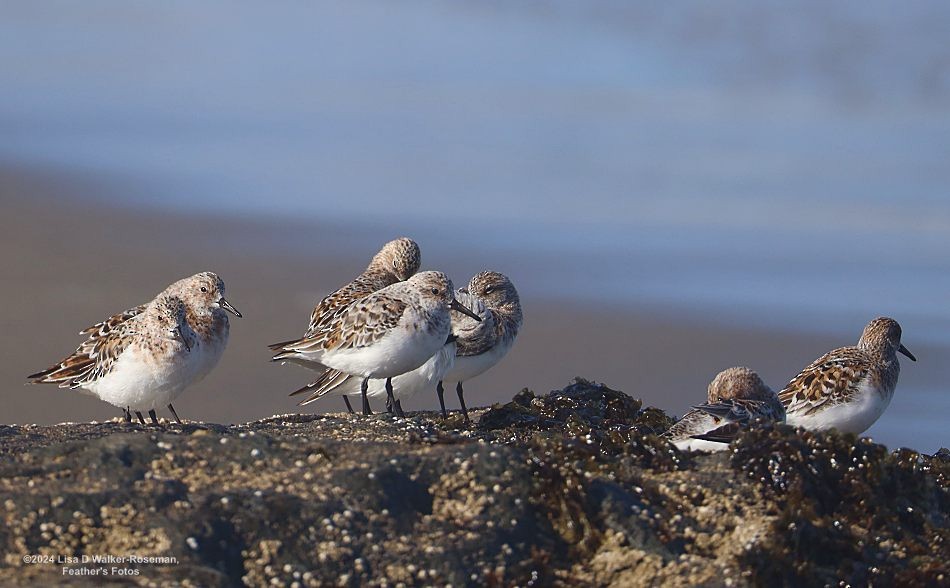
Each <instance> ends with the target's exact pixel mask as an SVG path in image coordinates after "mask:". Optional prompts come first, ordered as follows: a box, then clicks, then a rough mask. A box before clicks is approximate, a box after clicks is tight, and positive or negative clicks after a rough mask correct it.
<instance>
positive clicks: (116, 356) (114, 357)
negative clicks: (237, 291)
mask: <svg viewBox="0 0 950 588" xmlns="http://www.w3.org/2000/svg"><path fill="white" fill-rule="evenodd" d="M175 300H177V301H178V302H177V303H175V304H180V312H181V313H182V315H181V316H182V321H183V322H182V324H181V325H178V328H179V331H178V332H179V333H180V339H181V345H182V346H183V347H184V348H185V352H184V353H182V352H181V349H180V348H178V347H175V346H174V345H173V344H170V343H167V342H165V343H164V344H163V345H159V343H160V338H157V337H158V335H157V334H156V332H155V331H154V330H148V329H152V328H153V326H154V323H155V322H156V321H159V320H160V318H161V317H162V316H163V315H161V314H160V311H161V309H162V308H167V306H168V304H170V302H162V301H175ZM225 311H228V312H231V313H233V314H234V315H235V316H238V317H240V316H241V313H240V312H238V310H237V309H236V308H234V307H233V306H232V305H231V303H229V302H228V301H227V299H225V298H224V281H223V280H221V278H219V277H218V276H217V275H216V274H214V273H212V272H202V273H199V274H195V275H193V276H190V277H188V278H184V279H182V280H179V281H177V282H175V283H174V284H172V285H170V286H168V287H167V288H166V289H165V290H164V291H163V292H161V293H160V294H159V295H158V296H157V297H156V298H155V299H154V300H153V301H152V302H149V303H147V304H142V305H139V306H136V307H134V308H130V309H129V310H126V311H124V312H121V313H119V314H115V315H113V316H111V317H109V318H108V319H106V320H104V321H102V322H99V323H96V324H95V325H93V326H91V327H88V328H86V329H83V330H82V331H81V332H80V335H85V336H86V337H87V339H86V341H85V342H84V343H83V344H82V345H80V346H79V348H78V349H77V350H76V352H75V353H73V354H72V355H70V356H69V357H67V358H66V359H64V360H63V361H62V362H60V363H59V364H57V365H55V366H52V367H50V368H49V369H47V370H43V371H41V372H37V373H35V374H32V375H30V376H28V378H29V379H30V380H31V381H32V383H37V384H38V383H54V384H59V386H60V387H61V388H81V389H84V390H88V391H89V392H91V393H92V394H94V395H96V396H99V397H100V398H102V399H103V400H106V401H107V402H109V403H111V404H113V405H115V406H119V407H120V408H122V409H123V412H124V413H125V416H126V419H127V420H131V411H135V412H136V413H137V415H138V417H139V420H140V421H143V422H144V419H143V418H142V416H141V410H147V411H148V412H149V416H150V417H151V419H152V422H153V423H157V422H158V420H157V417H156V415H155V410H154V409H155V408H157V407H158V406H159V405H161V404H167V406H168V409H169V410H170V411H171V413H172V415H173V416H174V417H175V420H176V421H177V422H178V423H181V419H180V418H179V417H178V413H177V412H176V411H175V407H174V406H172V404H171V403H172V401H173V400H174V399H175V398H177V397H178V396H179V395H180V394H181V393H182V392H183V391H184V390H185V388H187V387H188V386H190V385H191V384H194V383H196V382H198V381H200V380H201V379H202V378H204V377H205V376H206V375H207V374H208V373H209V372H211V370H212V369H213V368H214V366H215V365H216V364H217V363H218V360H220V359H221V355H222V354H223V353H224V349H225V347H226V346H227V342H228V332H229V328H230V327H229V323H228V317H227V314H226V313H225ZM176 312H178V311H177V310H176ZM156 313H159V314H158V315H156ZM146 327H148V329H146ZM146 330H148V333H150V335H148V337H146V336H145V335H143V334H142V333H143V331H146ZM143 346H145V347H149V346H152V347H154V348H155V349H157V350H158V351H156V353H159V352H161V353H164V354H165V355H166V356H167V357H166V359H163V360H155V361H156V362H157V363H156V364H155V365H151V364H150V363H149V358H150V356H148V355H146V354H143V352H142V351H141V349H142V347H143ZM143 362H144V363H143ZM166 364H167V365H166ZM153 372H154V373H153ZM136 386H138V387H140V389H139V390H138V391H136V390H134V389H133V388H135V387H136ZM126 397H128V398H129V399H130V400H131V401H130V402H127V403H126V404H125V405H121V404H122V402H121V399H122V398H126ZM110 398H111V399H110ZM114 400H116V401H119V404H116V402H115V401H114ZM120 405H121V406H120Z"/></svg>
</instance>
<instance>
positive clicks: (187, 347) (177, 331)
mask: <svg viewBox="0 0 950 588" xmlns="http://www.w3.org/2000/svg"><path fill="white" fill-rule="evenodd" d="M172 333H174V334H175V337H177V338H178V340H179V341H181V342H182V343H184V344H185V350H186V351H188V352H189V353H190V352H191V345H189V344H188V340H187V339H185V336H184V335H182V334H181V327H175V330H173V331H172Z"/></svg>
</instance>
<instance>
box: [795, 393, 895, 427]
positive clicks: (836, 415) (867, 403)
mask: <svg viewBox="0 0 950 588" xmlns="http://www.w3.org/2000/svg"><path fill="white" fill-rule="evenodd" d="M890 400H891V395H887V396H882V395H881V394H880V393H879V392H878V390H877V389H876V388H875V387H874V386H872V385H871V384H870V383H869V382H868V380H865V381H864V382H862V383H861V384H860V385H859V386H858V393H857V394H855V396H854V397H853V398H852V399H851V401H850V402H847V403H844V404H835V405H833V406H829V407H828V408H825V409H824V410H821V411H819V412H816V413H813V414H808V415H803V414H797V413H794V412H792V413H789V414H787V415H786V422H787V423H788V424H789V425H792V426H795V427H804V428H806V429H809V430H812V431H826V430H828V429H832V428H834V429H838V430H839V431H842V432H845V433H854V434H856V435H860V434H861V433H863V432H865V431H867V430H868V429H869V428H871V425H873V424H874V423H875V422H876V421H877V419H879V418H880V417H881V415H882V414H883V413H884V410H885V409H886V408H887V405H888V404H890Z"/></svg>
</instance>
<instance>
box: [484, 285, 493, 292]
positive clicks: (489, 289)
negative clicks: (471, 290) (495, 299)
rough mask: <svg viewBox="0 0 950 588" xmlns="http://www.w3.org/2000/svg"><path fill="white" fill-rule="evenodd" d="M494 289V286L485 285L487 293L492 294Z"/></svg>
mask: <svg viewBox="0 0 950 588" xmlns="http://www.w3.org/2000/svg"><path fill="white" fill-rule="evenodd" d="M494 289H495V288H494V286H485V294H491V291H492V290H494Z"/></svg>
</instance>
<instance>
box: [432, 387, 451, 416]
mask: <svg viewBox="0 0 950 588" xmlns="http://www.w3.org/2000/svg"><path fill="white" fill-rule="evenodd" d="M435 393H436V394H438V395H439V407H440V408H441V409H442V418H443V419H447V418H449V413H447V412H445V388H443V387H442V380H439V384H438V385H437V386H436V387H435Z"/></svg>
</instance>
